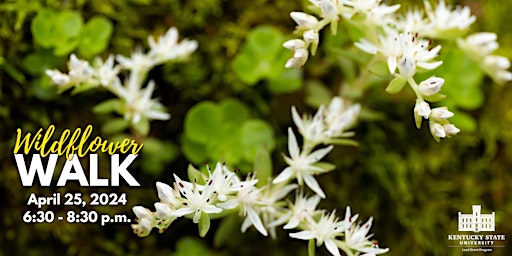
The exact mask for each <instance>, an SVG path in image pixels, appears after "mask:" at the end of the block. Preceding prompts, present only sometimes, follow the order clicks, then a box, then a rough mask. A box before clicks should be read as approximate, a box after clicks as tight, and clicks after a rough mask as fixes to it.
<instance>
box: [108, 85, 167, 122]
mask: <svg viewBox="0 0 512 256" xmlns="http://www.w3.org/2000/svg"><path fill="white" fill-rule="evenodd" d="M114 85H115V84H114ZM154 90H155V82H154V81H153V80H151V81H149V83H148V85H147V86H146V88H144V89H140V90H139V89H136V88H133V87H132V88H127V86H121V85H117V86H115V87H113V89H112V91H113V92H114V93H116V94H117V95H118V97H119V98H121V99H123V100H124V104H125V107H124V109H123V111H124V117H125V119H126V120H131V121H132V123H133V124H136V123H138V122H139V121H140V120H142V118H147V119H150V120H151V119H155V120H167V119H169V118H171V115H169V114H168V113H166V112H165V111H164V110H163V109H164V107H163V106H162V104H160V102H158V101H156V100H155V99H151V95H152V94H153V91H154Z"/></svg>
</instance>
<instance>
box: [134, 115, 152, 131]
mask: <svg viewBox="0 0 512 256" xmlns="http://www.w3.org/2000/svg"><path fill="white" fill-rule="evenodd" d="M150 127H151V124H150V123H149V120H148V119H147V118H145V117H142V118H141V119H140V120H139V122H138V123H135V124H133V129H135V131H137V133H139V134H140V135H142V136H146V135H148V133H149V129H150Z"/></svg>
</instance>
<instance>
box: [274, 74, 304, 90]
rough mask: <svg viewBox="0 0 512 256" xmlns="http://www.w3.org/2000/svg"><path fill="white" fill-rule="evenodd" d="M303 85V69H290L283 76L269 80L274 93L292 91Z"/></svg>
mask: <svg viewBox="0 0 512 256" xmlns="http://www.w3.org/2000/svg"><path fill="white" fill-rule="evenodd" d="M301 87H302V71H301V70H298V69H288V70H286V71H284V72H283V73H281V76H280V77H278V78H275V79H270V80H269V81H268V89H269V90H270V91H271V92H273V93H290V92H294V91H297V90H299V89H300V88H301Z"/></svg>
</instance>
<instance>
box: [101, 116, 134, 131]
mask: <svg viewBox="0 0 512 256" xmlns="http://www.w3.org/2000/svg"><path fill="white" fill-rule="evenodd" d="M128 127H130V122H128V121H127V120H125V119H124V118H114V119H111V120H108V121H107V122H105V123H104V124H103V125H102V126H101V131H102V132H103V133H105V134H115V133H119V132H122V131H124V130H125V129H126V128H128Z"/></svg>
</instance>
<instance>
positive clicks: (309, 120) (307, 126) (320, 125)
mask: <svg viewBox="0 0 512 256" xmlns="http://www.w3.org/2000/svg"><path fill="white" fill-rule="evenodd" d="M323 114H324V106H323V105H321V106H320V107H319V108H318V110H317V112H316V114H315V115H314V116H313V117H311V116H307V115H304V116H303V117H302V118H301V117H300V115H299V113H298V112H297V109H296V108H295V106H292V119H293V122H294V123H295V125H296V126H297V128H298V129H299V132H300V133H301V134H302V136H303V137H304V139H306V140H308V141H311V142H313V143H314V144H319V143H323V142H325V141H326V139H327V138H325V137H324V134H323V132H324V130H325V125H324V116H323Z"/></svg>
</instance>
